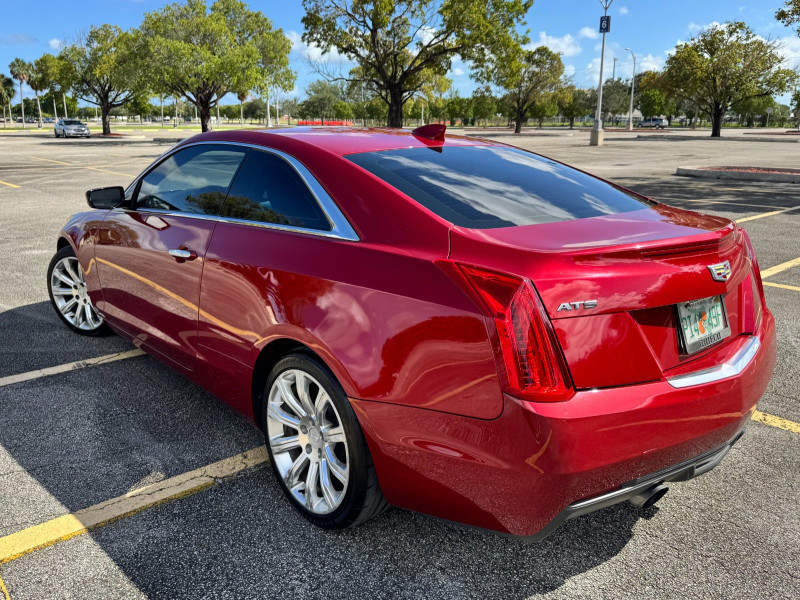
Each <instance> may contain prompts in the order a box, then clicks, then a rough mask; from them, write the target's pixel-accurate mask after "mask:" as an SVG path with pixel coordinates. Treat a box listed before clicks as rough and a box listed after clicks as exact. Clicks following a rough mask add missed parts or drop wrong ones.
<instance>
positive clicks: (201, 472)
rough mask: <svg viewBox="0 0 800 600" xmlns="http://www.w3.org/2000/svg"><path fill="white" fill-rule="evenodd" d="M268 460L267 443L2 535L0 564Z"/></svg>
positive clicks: (206, 485)
mask: <svg viewBox="0 0 800 600" xmlns="http://www.w3.org/2000/svg"><path fill="white" fill-rule="evenodd" d="M267 461H268V458H267V450H266V447H264V446H259V447H258V448H253V449H251V450H248V451H247V452H243V453H241V454H237V455H236V456H231V457H230V458H226V459H224V460H220V461H218V462H215V463H212V464H210V465H206V466H205V467H201V468H199V469H195V470H194V471H189V472H188V473H183V474H181V475H176V476H175V477H170V478H169V479H165V480H164V481H160V482H158V483H154V484H153V485H148V486H146V487H143V488H139V489H138V490H133V491H132V492H128V493H127V494H125V495H123V496H118V497H116V498H112V499H111V500H106V501H105V502H101V503H100V504H95V505H94V506H90V507H89V508H84V509H83V510H79V511H76V512H74V513H70V514H68V515H64V516H61V517H57V518H55V519H51V520H50V521H46V522H44V523H41V524H39V525H33V526H32V527H28V528H27V529H23V530H22V531H18V532H17V533H12V534H10V535H7V536H5V537H2V538H0V564H3V563H6V562H8V561H11V560H14V559H17V558H20V557H21V556H25V555H26V554H29V553H31V552H34V551H36V550H39V549H41V548H46V547H48V546H52V545H54V544H57V543H58V542H63V541H65V540H68V539H70V538H73V537H75V536H77V535H82V534H84V533H87V532H89V531H91V530H92V529H97V528H98V527H102V526H104V525H108V524H109V523H113V522H115V521H119V520H120V519H124V518H125V517H130V516H131V515H134V514H136V513H139V512H141V511H143V510H145V509H148V508H152V507H153V506H157V505H159V504H162V503H164V502H168V501H170V500H176V499H178V498H183V497H186V496H189V495H190V494H194V493H197V492H199V491H202V490H204V489H206V488H209V487H211V486H213V485H214V484H215V483H217V482H218V481H219V480H220V479H223V478H227V477H231V476H233V475H236V474H237V473H239V472H241V471H244V470H245V469H249V468H251V467H255V466H258V465H262V464H264V463H266V462H267Z"/></svg>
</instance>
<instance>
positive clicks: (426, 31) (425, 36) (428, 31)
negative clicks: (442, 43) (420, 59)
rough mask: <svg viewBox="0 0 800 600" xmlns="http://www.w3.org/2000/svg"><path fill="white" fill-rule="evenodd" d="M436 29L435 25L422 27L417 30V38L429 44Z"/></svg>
mask: <svg viewBox="0 0 800 600" xmlns="http://www.w3.org/2000/svg"><path fill="white" fill-rule="evenodd" d="M435 33H436V29H434V28H433V27H420V29H419V31H418V32H417V39H418V40H419V41H420V42H422V43H423V45H424V44H427V43H428V42H430V41H431V40H432V39H433V36H434V34H435Z"/></svg>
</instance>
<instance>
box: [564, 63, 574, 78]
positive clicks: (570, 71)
mask: <svg viewBox="0 0 800 600" xmlns="http://www.w3.org/2000/svg"><path fill="white" fill-rule="evenodd" d="M564 75H565V76H567V77H572V76H573V75H575V65H564Z"/></svg>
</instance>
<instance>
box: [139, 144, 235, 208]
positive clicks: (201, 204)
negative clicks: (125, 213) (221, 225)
mask: <svg viewBox="0 0 800 600" xmlns="http://www.w3.org/2000/svg"><path fill="white" fill-rule="evenodd" d="M247 152H248V149H247V148H238V147H236V146H213V145H203V146H191V147H189V148H186V149H184V150H179V151H178V152H176V153H175V154H173V155H171V156H170V157H169V158H167V159H166V160H164V161H163V162H161V163H160V164H159V165H158V166H157V167H156V168H155V169H153V170H152V171H150V172H149V173H148V174H147V175H145V176H144V178H143V179H142V183H141V186H140V187H139V194H138V196H137V200H136V206H137V207H138V208H152V209H155V210H177V211H182V212H191V213H200V214H211V215H216V214H218V213H219V209H220V206H222V202H223V200H224V199H225V195H226V194H227V193H228V188H229V187H230V185H231V181H232V180H233V176H234V175H235V174H236V170H237V169H238V168H239V165H240V164H241V162H242V159H244V157H245V155H246V154H247Z"/></svg>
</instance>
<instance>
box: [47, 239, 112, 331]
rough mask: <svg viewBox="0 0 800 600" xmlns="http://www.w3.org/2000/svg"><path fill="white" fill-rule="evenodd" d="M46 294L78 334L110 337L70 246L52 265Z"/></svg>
mask: <svg viewBox="0 0 800 600" xmlns="http://www.w3.org/2000/svg"><path fill="white" fill-rule="evenodd" d="M47 291H48V293H49V295H50V302H51V303H52V305H53V308H54V309H55V311H56V313H57V314H58V316H59V318H60V319H61V320H62V321H64V323H66V325H67V327H69V328H70V329H72V331H74V332H75V333H79V334H81V335H90V336H97V335H108V334H109V333H111V330H110V329H109V327H108V325H106V324H105V322H104V321H103V317H102V315H101V314H100V313H98V312H97V310H96V309H95V307H94V305H93V304H92V301H91V299H90V298H89V294H88V291H87V289H86V279H85V278H84V276H83V269H82V268H81V265H80V263H79V262H78V259H77V258H76V257H75V252H74V251H73V250H72V247H71V246H64V247H63V248H61V249H60V250H59V251H58V252H56V254H55V256H53V259H52V260H51V261H50V266H49V267H48V269H47Z"/></svg>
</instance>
